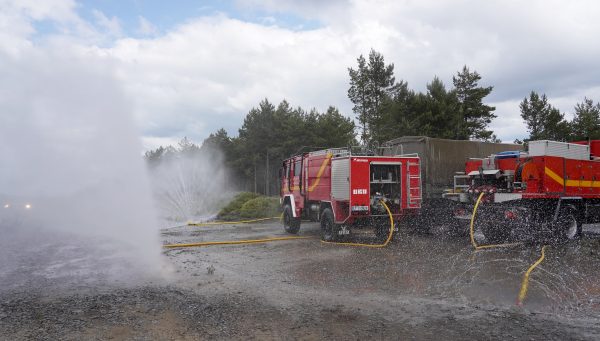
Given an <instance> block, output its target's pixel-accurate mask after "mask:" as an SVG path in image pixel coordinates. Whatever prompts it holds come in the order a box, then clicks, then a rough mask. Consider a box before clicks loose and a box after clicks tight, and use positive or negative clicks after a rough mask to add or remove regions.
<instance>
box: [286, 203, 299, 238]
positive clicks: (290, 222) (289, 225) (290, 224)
mask: <svg viewBox="0 0 600 341" xmlns="http://www.w3.org/2000/svg"><path fill="white" fill-rule="evenodd" d="M283 228H284V229H285V232H287V233H291V234H296V233H298V231H299V230H300V218H294V215H293V213H292V206H290V205H285V206H284V207H283Z"/></svg>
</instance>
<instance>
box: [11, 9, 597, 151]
mask: <svg viewBox="0 0 600 341" xmlns="http://www.w3.org/2000/svg"><path fill="white" fill-rule="evenodd" d="M599 17H600V2H597V1H553V0H547V1H508V0H507V1H467V0H455V1H443V0H435V1H434V0H432V1H428V0H419V1H417V0H414V1H412V0H398V1H362V0H355V1H342V0H330V1H317V0H306V1H291V0H265V1H258V0H233V1H220V0H212V1H191V0H179V1H142V0H120V1H118V0H96V1H75V0H46V1H35V0H19V1H16V0H15V1H12V0H0V73H5V72H6V71H8V70H7V68H10V67H11V65H15V63H17V65H19V68H20V69H24V70H27V69H29V68H28V66H31V68H30V69H31V70H40V69H44V68H48V69H53V68H59V67H65V66H66V67H68V65H69V63H71V62H72V61H73V60H76V61H77V63H78V65H80V64H83V65H89V68H95V67H96V64H99V63H100V64H102V69H103V70H104V69H106V70H108V71H106V73H108V75H107V77H111V78H112V79H113V80H114V81H113V82H111V83H110V84H113V85H111V86H114V87H115V91H118V92H119V93H120V94H122V97H123V98H125V100H126V101H127V102H128V103H129V104H130V106H129V107H130V108H131V109H130V111H131V114H132V115H133V116H134V118H135V122H137V126H138V128H139V131H140V134H141V137H142V144H143V148H144V149H145V150H148V149H152V148H156V147H158V146H160V145H168V144H175V143H176V142H177V141H178V140H180V139H181V138H183V137H184V136H187V137H189V138H191V139H192V140H194V141H196V142H202V140H203V139H204V138H206V137H207V136H208V135H209V134H210V133H212V132H215V131H216V130H218V129H219V128H225V129H226V130H227V131H228V133H229V134H230V135H231V136H236V135H237V132H238V128H239V127H241V125H242V123H243V119H244V117H245V115H246V114H247V113H248V111H249V110H250V109H251V108H253V107H256V106H258V104H259V102H260V101H261V100H263V99H264V98H268V99H269V100H270V101H271V102H273V103H279V102H280V101H282V100H284V99H285V100H287V101H288V102H289V103H290V104H291V105H292V106H301V107H303V108H305V109H310V108H316V109H317V110H321V111H324V110H326V108H327V107H328V106H330V105H332V106H336V107H338V108H339V109H340V110H341V112H342V113H343V114H344V115H347V116H349V117H354V116H353V113H352V103H351V102H350V101H349V99H348V97H347V90H348V70H347V69H348V67H355V66H356V58H357V57H358V56H359V55H361V54H364V55H367V54H368V53H369V51H370V49H374V50H376V51H378V52H380V53H382V54H383V55H384V57H385V61H386V63H393V64H394V66H395V76H396V79H397V80H404V81H406V82H408V85H409V87H410V88H412V89H415V90H418V91H424V90H425V88H426V85H427V83H428V82H430V81H431V80H432V79H433V78H434V76H438V77H439V78H440V79H441V80H442V81H443V82H444V83H445V84H446V86H447V87H448V88H450V87H451V85H452V76H453V75H455V74H456V72H457V71H458V70H459V69H461V68H462V66H463V65H467V66H468V67H469V68H470V69H471V70H476V71H477V72H478V73H479V74H480V75H481V76H482V79H481V81H480V84H481V85H483V86H489V85H491V86H493V87H494V89H493V91H492V93H491V94H490V95H489V96H488V97H487V98H486V101H487V103H488V104H490V105H493V106H495V107H496V115H497V116H498V117H497V118H496V119H495V120H494V121H493V122H492V124H491V126H490V127H491V129H492V130H494V132H495V133H496V135H497V136H498V137H499V138H500V139H501V140H503V141H506V142H511V141H513V140H514V139H515V138H521V139H522V138H524V137H526V136H527V131H526V128H525V126H524V123H523V121H522V120H521V118H520V112H519V102H520V101H522V99H523V98H524V97H526V96H527V95H528V94H529V92H530V91H536V92H538V93H545V94H546V95H547V96H548V98H549V102H550V103H551V104H552V105H554V106H556V107H558V108H559V109H560V110H561V111H563V112H564V113H565V115H566V117H567V118H570V117H571V116H572V112H573V107H574V106H575V104H576V103H578V102H581V101H582V100H583V99H584V97H588V98H591V99H593V100H594V101H599V100H600V68H599V67H598V65H599V62H598V61H599V60H600V44H598V43H597V39H598V36H599V33H600V20H598V18H599ZM32 56H36V57H35V58H33V57H32ZM40 56H51V58H47V59H46V58H40ZM44 60H47V61H46V62H45V61H44ZM30 64H31V65H30ZM61 64H64V65H61ZM3 69H4V70H3ZM32 72H34V71H32ZM38 72H39V71H38ZM11 81H12V82H17V83H18V82H19V79H12V80H11ZM16 85H17V86H18V84H16ZM4 86H6V83H5V85H4ZM47 86H49V87H53V86H54V85H53V84H48V85H47ZM0 91H1V89H0ZM56 91H60V87H58V88H57V90H56ZM65 91H68V89H67V90H65ZM119 96H121V95H119ZM4 102H5V101H2V93H1V92H0V109H1V110H2V111H1V112H2V113H1V114H0V115H9V114H10V113H9V111H8V110H7V108H6V106H5V105H3V103H4Z"/></svg>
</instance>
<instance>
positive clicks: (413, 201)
mask: <svg viewBox="0 0 600 341" xmlns="http://www.w3.org/2000/svg"><path fill="white" fill-rule="evenodd" d="M413 172H414V173H416V175H415V174H413ZM406 179H407V181H406V189H407V190H408V193H407V201H408V202H407V206H408V207H413V208H415V207H416V208H420V207H421V201H422V200H423V197H422V195H423V194H422V190H421V169H420V168H419V163H418V162H410V161H408V162H407V163H406ZM413 180H416V181H413ZM413 182H416V183H417V185H416V186H413V185H412V183H413ZM413 192H416V193H418V195H414V194H413Z"/></svg>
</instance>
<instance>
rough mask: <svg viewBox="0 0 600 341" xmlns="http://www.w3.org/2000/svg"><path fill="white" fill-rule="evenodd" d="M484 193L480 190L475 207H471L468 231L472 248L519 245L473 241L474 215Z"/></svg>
mask: <svg viewBox="0 0 600 341" xmlns="http://www.w3.org/2000/svg"><path fill="white" fill-rule="evenodd" d="M484 195H485V193H483V192H481V194H479V197H478V198H477V201H476V202H475V207H473V214H471V226H470V227H469V233H470V236H471V245H473V248H475V251H478V250H482V249H492V248H496V247H509V246H515V245H521V243H506V244H490V245H478V244H477V242H476V241H475V227H474V225H475V215H476V214H477V208H479V204H480V203H481V199H482V198H483V196H484Z"/></svg>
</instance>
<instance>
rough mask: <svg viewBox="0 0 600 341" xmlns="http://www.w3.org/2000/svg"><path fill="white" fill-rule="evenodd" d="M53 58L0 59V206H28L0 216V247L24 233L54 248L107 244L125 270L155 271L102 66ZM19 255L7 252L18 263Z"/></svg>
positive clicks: (135, 160)
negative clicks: (72, 240)
mask: <svg viewBox="0 0 600 341" xmlns="http://www.w3.org/2000/svg"><path fill="white" fill-rule="evenodd" d="M56 51H61V50H60V49H57V48H56V47H54V48H33V47H32V48H30V49H29V50H28V51H25V52H26V53H23V54H22V55H21V57H20V58H18V59H14V58H11V57H6V56H3V55H1V54H0V64H1V65H3V71H4V72H3V76H2V77H1V78H0V155H2V162H1V163H0V201H2V205H3V206H4V205H6V204H5V202H6V203H9V202H12V201H14V202H21V203H22V202H25V201H26V202H28V203H30V204H31V205H32V207H31V209H29V210H28V211H27V212H19V211H12V212H11V218H12V219H7V216H8V213H9V212H8V211H9V209H3V211H1V212H0V215H1V216H0V227H1V228H2V229H3V231H2V233H3V236H2V238H3V241H4V242H5V243H6V244H7V245H8V244H10V241H11V238H19V236H22V235H23V234H24V233H29V234H31V235H39V234H44V235H46V236H48V237H49V240H52V237H53V236H54V238H56V239H59V238H62V239H63V241H64V239H65V236H66V235H74V236H76V237H77V239H78V240H81V238H83V239H85V240H88V241H91V240H94V241H95V240H101V241H102V243H109V244H111V245H112V246H111V247H114V249H112V250H111V251H110V253H111V254H113V253H114V252H117V251H115V250H123V252H122V254H121V255H120V256H122V257H125V258H124V259H125V260H126V261H128V262H133V263H136V264H144V265H151V264H157V260H158V257H159V255H160V251H159V250H160V249H159V244H158V236H157V227H156V222H155V215H154V209H153V203H152V199H151V192H150V190H149V187H148V181H147V178H146V175H145V168H144V165H143V160H142V158H141V155H140V150H141V146H140V143H139V141H138V139H139V138H138V135H137V134H136V130H135V129H134V126H133V124H132V120H131V117H130V111H131V110H130V105H129V103H128V101H127V100H126V99H125V97H124V96H123V95H122V93H121V90H120V88H119V84H118V83H117V82H116V81H115V80H114V77H113V71H112V70H113V69H112V66H111V63H110V61H109V60H103V59H101V58H91V57H90V56H85V58H81V57H80V56H79V55H77V54H76V53H71V54H70V53H67V52H65V51H64V50H62V51H61V52H56ZM14 209H18V207H15V208H14ZM15 216H17V217H18V219H14V218H15ZM15 224H17V225H18V226H15ZM53 231H54V232H59V233H54V232H53ZM59 235H60V236H62V237H58V236H59ZM46 241H48V240H46ZM94 244H96V243H94ZM28 247H30V246H28V245H27V244H25V246H23V247H22V248H20V249H19V250H18V251H16V252H19V253H20V254H21V255H22V257H21V258H23V257H25V254H26V253H27V248H28ZM78 247H82V244H79V245H78ZM107 252H109V251H107ZM119 252H121V251H119ZM47 257H51V255H47ZM18 258H19V257H17V258H16V259H18ZM7 266H10V264H2V262H0V267H7Z"/></svg>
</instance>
